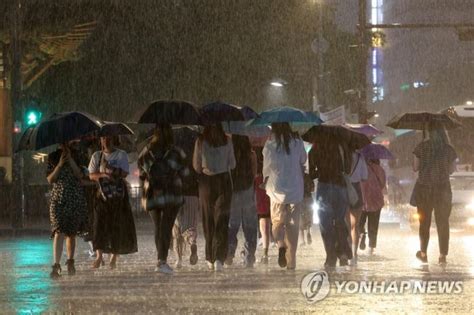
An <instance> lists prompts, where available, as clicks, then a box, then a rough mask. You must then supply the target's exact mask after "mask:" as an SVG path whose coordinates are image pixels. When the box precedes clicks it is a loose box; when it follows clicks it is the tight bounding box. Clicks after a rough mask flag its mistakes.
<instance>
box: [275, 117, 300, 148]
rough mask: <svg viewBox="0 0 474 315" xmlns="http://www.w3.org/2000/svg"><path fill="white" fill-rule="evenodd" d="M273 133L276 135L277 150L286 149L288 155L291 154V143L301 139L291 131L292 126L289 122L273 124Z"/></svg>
mask: <svg viewBox="0 0 474 315" xmlns="http://www.w3.org/2000/svg"><path fill="white" fill-rule="evenodd" d="M272 133H273V134H274V135H275V140H276V142H277V150H281V148H282V147H284V149H285V152H286V154H290V141H291V140H292V139H297V138H299V136H298V134H297V133H295V132H293V131H292V130H291V127H290V124H289V123H287V122H283V123H273V124H272Z"/></svg>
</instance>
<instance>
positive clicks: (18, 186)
mask: <svg viewBox="0 0 474 315" xmlns="http://www.w3.org/2000/svg"><path fill="white" fill-rule="evenodd" d="M12 1H13V4H14V6H13V12H12V14H11V17H12V23H11V25H12V29H11V51H12V65H11V72H10V73H11V74H10V75H11V99H10V102H11V106H12V114H13V119H12V126H11V128H10V132H12V133H13V130H14V126H13V124H14V122H15V121H21V118H22V116H23V108H22V104H21V91H22V78H21V56H22V52H21V49H22V48H21V25H22V21H21V2H20V0H12ZM12 140H13V141H12V144H13V146H15V145H16V142H17V141H16V135H15V134H14V135H13V139H12ZM22 168H23V155H22V153H21V152H20V153H15V152H14V149H13V148H12V177H13V178H12V179H13V180H12V184H13V185H12V186H13V192H12V199H13V207H12V209H11V211H12V227H13V228H14V229H17V228H22V227H23V216H24V206H25V200H24V183H23V176H22V175H23V170H22Z"/></svg>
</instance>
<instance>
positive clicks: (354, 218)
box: [347, 209, 362, 257]
mask: <svg viewBox="0 0 474 315" xmlns="http://www.w3.org/2000/svg"><path fill="white" fill-rule="evenodd" d="M347 213H348V214H347V215H348V216H349V222H350V223H351V240H352V254H353V255H354V257H356V256H357V248H358V245H359V237H360V234H359V221H360V215H361V213H362V212H361V209H357V210H353V209H350V210H349V211H347Z"/></svg>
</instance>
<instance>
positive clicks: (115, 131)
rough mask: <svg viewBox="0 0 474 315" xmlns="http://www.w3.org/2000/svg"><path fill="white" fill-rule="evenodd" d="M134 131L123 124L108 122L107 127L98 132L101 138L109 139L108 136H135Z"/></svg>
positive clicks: (104, 126)
mask: <svg viewBox="0 0 474 315" xmlns="http://www.w3.org/2000/svg"><path fill="white" fill-rule="evenodd" d="M133 134H134V133H133V131H132V129H130V127H128V126H127V125H126V124H124V123H121V122H110V121H106V122H105V125H103V126H102V128H100V131H99V132H98V136H99V137H107V136H128V135H133Z"/></svg>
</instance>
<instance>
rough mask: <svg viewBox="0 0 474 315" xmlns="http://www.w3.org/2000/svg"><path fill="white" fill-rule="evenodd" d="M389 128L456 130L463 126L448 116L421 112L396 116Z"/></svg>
mask: <svg viewBox="0 0 474 315" xmlns="http://www.w3.org/2000/svg"><path fill="white" fill-rule="evenodd" d="M387 126H389V127H391V128H393V129H413V130H424V129H426V128H428V129H437V128H446V129H455V128H458V127H461V126H462V125H461V123H460V122H458V121H456V120H455V119H454V118H452V117H450V116H448V115H447V114H441V113H428V112H420V113H405V114H403V115H399V116H395V117H393V118H392V119H391V120H390V121H389V122H388V124H387Z"/></svg>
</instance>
